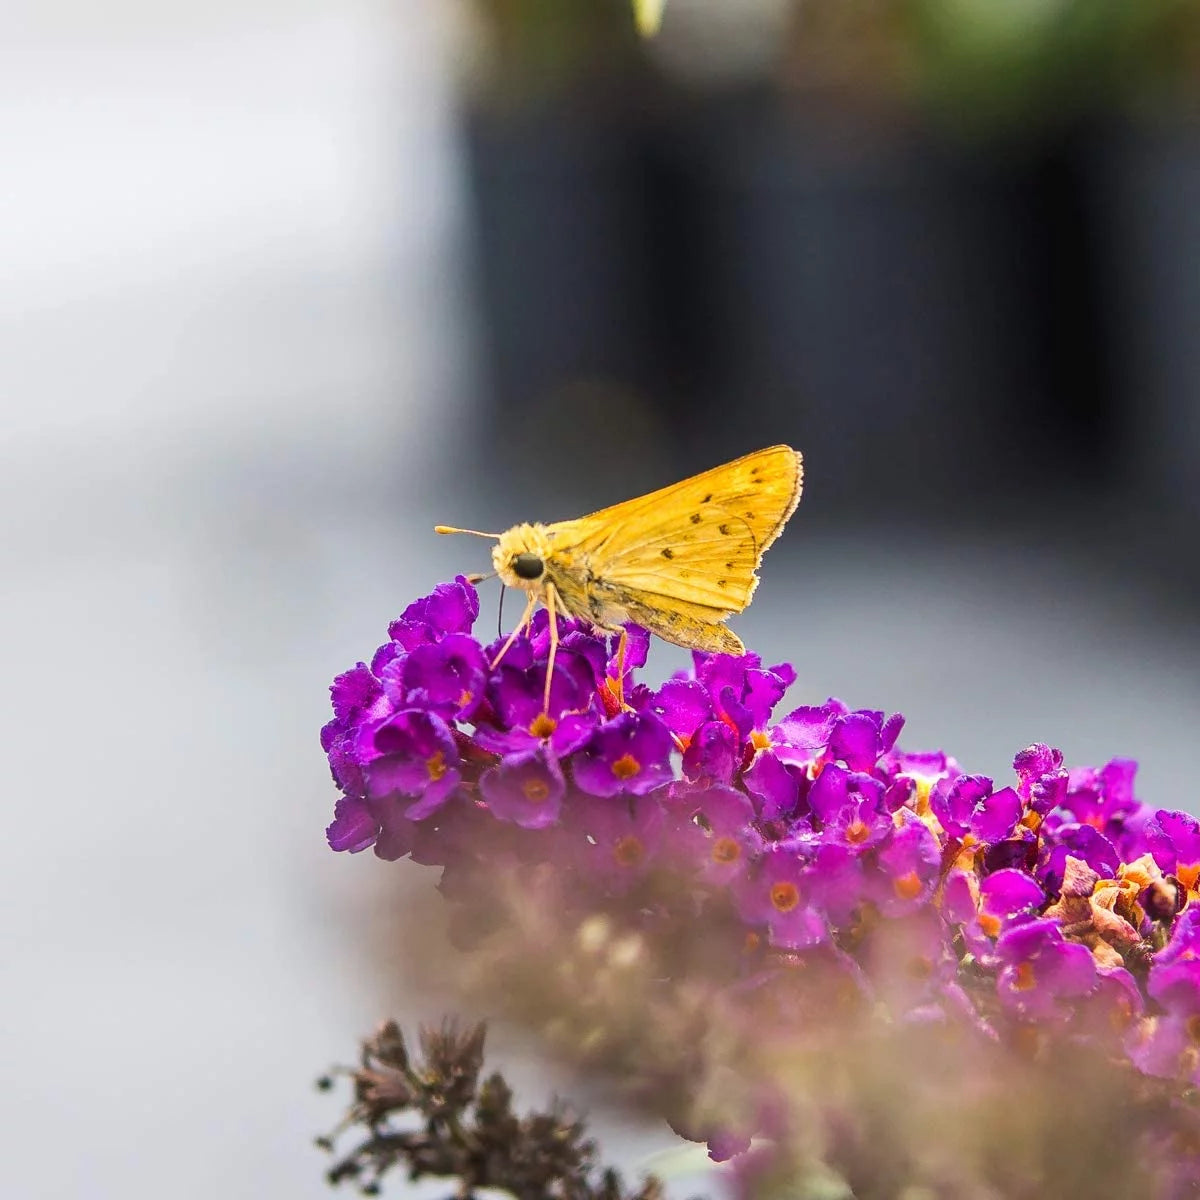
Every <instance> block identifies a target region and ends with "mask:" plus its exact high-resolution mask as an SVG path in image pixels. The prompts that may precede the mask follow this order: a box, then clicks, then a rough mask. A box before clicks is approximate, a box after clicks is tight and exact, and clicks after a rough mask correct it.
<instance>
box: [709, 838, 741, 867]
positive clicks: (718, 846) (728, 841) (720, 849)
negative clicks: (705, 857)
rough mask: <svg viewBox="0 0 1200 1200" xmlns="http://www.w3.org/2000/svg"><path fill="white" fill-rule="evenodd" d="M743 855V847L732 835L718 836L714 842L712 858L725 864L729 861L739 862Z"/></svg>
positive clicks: (722, 864)
mask: <svg viewBox="0 0 1200 1200" xmlns="http://www.w3.org/2000/svg"><path fill="white" fill-rule="evenodd" d="M741 857H742V848H741V846H739V845H738V844H737V842H736V841H735V840H734V839H733V838H731V837H721V838H717V840H716V841H715V842H713V847H712V860H713V862H715V863H719V864H720V865H721V866H725V865H726V864H728V863H732V862H737V860H738V859H739V858H741Z"/></svg>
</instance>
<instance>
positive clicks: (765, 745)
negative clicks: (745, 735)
mask: <svg viewBox="0 0 1200 1200" xmlns="http://www.w3.org/2000/svg"><path fill="white" fill-rule="evenodd" d="M750 744H751V745H752V746H753V747H754V748H755V750H769V749H770V748H771V737H770V735H769V734H768V733H767V731H766V730H765V729H752V730H750Z"/></svg>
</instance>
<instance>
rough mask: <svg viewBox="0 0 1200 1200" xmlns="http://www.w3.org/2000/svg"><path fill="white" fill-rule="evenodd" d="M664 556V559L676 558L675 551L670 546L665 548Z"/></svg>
mask: <svg viewBox="0 0 1200 1200" xmlns="http://www.w3.org/2000/svg"><path fill="white" fill-rule="evenodd" d="M662 556H663V558H674V557H675V551H674V550H672V549H671V547H670V546H664V547H663V552H662Z"/></svg>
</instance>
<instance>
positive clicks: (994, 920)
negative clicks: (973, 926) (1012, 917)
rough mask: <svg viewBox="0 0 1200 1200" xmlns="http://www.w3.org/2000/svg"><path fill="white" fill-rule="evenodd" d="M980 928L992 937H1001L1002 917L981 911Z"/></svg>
mask: <svg viewBox="0 0 1200 1200" xmlns="http://www.w3.org/2000/svg"><path fill="white" fill-rule="evenodd" d="M979 928H980V929H982V930H983V932H984V933H985V934H987V936H988V937H990V938H994V937H999V936H1000V918H999V917H997V916H996V915H995V914H994V913H980V914H979Z"/></svg>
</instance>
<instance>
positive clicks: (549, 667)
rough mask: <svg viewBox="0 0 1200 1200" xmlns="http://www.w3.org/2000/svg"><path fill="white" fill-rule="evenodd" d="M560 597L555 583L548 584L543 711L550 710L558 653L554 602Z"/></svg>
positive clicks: (556, 611) (556, 616)
mask: <svg viewBox="0 0 1200 1200" xmlns="http://www.w3.org/2000/svg"><path fill="white" fill-rule="evenodd" d="M557 599H558V592H557V591H556V590H555V587H554V584H552V583H547V584H546V612H547V613H548V614H549V616H550V661H549V662H547V663H546V694H545V696H544V697H543V698H542V712H544V713H548V712H549V711H550V684H551V683H552V682H553V681H554V659H555V656H556V655H557V654H558V610H557V609H556V608H555V606H554V602H555V601H556V600H557Z"/></svg>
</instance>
